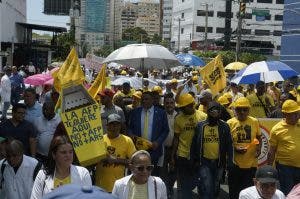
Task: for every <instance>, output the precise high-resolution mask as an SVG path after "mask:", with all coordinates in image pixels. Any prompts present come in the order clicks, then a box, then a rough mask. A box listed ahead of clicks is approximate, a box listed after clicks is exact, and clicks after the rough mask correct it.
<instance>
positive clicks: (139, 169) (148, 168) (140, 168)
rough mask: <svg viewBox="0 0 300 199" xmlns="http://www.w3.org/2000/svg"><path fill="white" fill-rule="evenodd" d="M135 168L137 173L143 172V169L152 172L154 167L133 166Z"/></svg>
mask: <svg viewBox="0 0 300 199" xmlns="http://www.w3.org/2000/svg"><path fill="white" fill-rule="evenodd" d="M135 168H136V169H137V170H138V171H139V172H143V171H145V169H146V170H147V171H152V170H153V169H154V165H148V166H135Z"/></svg>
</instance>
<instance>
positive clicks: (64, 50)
mask: <svg viewBox="0 0 300 199" xmlns="http://www.w3.org/2000/svg"><path fill="white" fill-rule="evenodd" d="M76 45H77V43H76V41H75V39H74V37H73V35H72V33H71V31H70V32H67V33H61V34H59V35H58V36H57V46H58V47H59V51H57V52H55V53H54V56H53V59H54V60H57V61H62V60H65V59H66V58H67V56H68V54H69V52H70V50H71V48H72V47H73V46H76Z"/></svg>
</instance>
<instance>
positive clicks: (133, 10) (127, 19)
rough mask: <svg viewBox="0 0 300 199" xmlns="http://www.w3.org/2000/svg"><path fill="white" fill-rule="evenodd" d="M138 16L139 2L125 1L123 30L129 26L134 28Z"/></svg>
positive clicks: (122, 17) (122, 18)
mask: <svg viewBox="0 0 300 199" xmlns="http://www.w3.org/2000/svg"><path fill="white" fill-rule="evenodd" d="M137 18H138V9H137V3H130V2H125V3H124V6H123V8H122V15H121V21H122V31H123V30H126V29H128V28H134V27H135V23H136V20H137Z"/></svg>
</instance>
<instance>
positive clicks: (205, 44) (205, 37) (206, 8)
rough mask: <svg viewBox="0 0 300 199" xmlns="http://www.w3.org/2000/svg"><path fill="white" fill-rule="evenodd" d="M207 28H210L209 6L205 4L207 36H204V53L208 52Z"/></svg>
mask: <svg viewBox="0 0 300 199" xmlns="http://www.w3.org/2000/svg"><path fill="white" fill-rule="evenodd" d="M207 26H208V4H207V3H206V4H205V35H204V51H205V52H206V51H207Z"/></svg>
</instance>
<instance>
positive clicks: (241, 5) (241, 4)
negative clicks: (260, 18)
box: [235, 0, 246, 61]
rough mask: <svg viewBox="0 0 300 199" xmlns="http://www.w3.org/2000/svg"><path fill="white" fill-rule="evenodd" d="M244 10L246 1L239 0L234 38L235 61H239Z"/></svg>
mask: <svg viewBox="0 0 300 199" xmlns="http://www.w3.org/2000/svg"><path fill="white" fill-rule="evenodd" d="M245 11H246V3H244V0H239V15H238V17H239V19H238V27H237V38H236V48H235V50H236V51H235V61H239V58H240V51H241V39H242V22H243V17H244V16H245Z"/></svg>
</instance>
